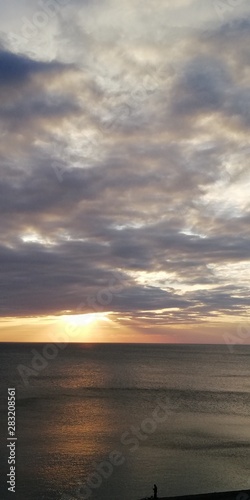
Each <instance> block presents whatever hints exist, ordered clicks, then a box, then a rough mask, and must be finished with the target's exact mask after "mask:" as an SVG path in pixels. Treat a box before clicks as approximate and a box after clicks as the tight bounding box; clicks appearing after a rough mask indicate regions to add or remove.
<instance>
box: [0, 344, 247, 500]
mask: <svg viewBox="0 0 250 500" xmlns="http://www.w3.org/2000/svg"><path fill="white" fill-rule="evenodd" d="M32 349H36V351H37V352H38V353H39V354H41V353H42V352H43V350H44V349H45V345H44V344H26V345H21V344H13V345H10V344H8V345H7V344H6V345H4V344H2V345H1V354H0V363H1V369H0V370H1V407H0V411H1V413H0V415H1V417H0V422H1V435H2V436H3V441H2V446H1V476H2V479H3V481H2V483H1V487H0V498H1V500H2V499H3V500H5V499H8V498H15V499H16V500H59V499H63V500H69V499H70V498H72V499H79V498H81V499H85V498H90V499H92V500H138V499H140V498H142V497H146V496H150V495H151V494H152V486H153V484H154V483H156V484H157V486H158V494H159V496H165V495H166V496H167V495H181V494H188V493H190V494H191V493H201V492H210V491H219V490H230V489H235V490H238V489H247V488H249V487H250V415H249V410H250V346H248V347H247V346H236V347H235V348H234V352H233V353H231V352H230V351H229V350H228V348H227V346H211V345H210V346H205V345H202V346H198V345H189V346H181V345H128V344H127V345H121V344H120V345H119V344H116V345H114V344H112V345H111V344H106V345H103V344H96V345H79V344H74V345H71V346H67V347H65V349H59V348H58V354H57V355H56V356H55V353H53V352H52V351H47V354H49V355H50V356H51V357H53V356H55V357H54V359H51V360H49V361H48V364H47V365H46V366H43V367H42V366H41V363H42V360H41V358H39V361H38V360H36V363H37V364H36V365H35V364H34V359H33V358H34V352H33V353H32ZM45 352H46V351H45ZM32 359H33V368H32ZM45 364H46V362H44V365H45ZM20 365H22V368H20ZM24 367H26V368H24ZM34 367H35V369H36V371H33V372H29V373H28V374H27V368H29V369H31V368H32V370H34ZM38 368H39V371H37V369H38ZM18 370H19V371H18ZM24 370H26V372H25V375H26V376H28V382H29V384H28V385H27V386H25V385H24V380H23V379H22V377H21V373H24ZM22 371H23V372H22ZM8 386H9V387H16V388H17V389H16V390H17V402H16V403H17V438H18V439H17V470H18V473H17V493H16V494H15V495H14V494H8V493H7V488H6V479H5V478H6V473H7V465H6V462H7V454H6V443H7V441H6V437H7V387H8ZM159 404H160V405H161V408H160V406H159ZM135 434H137V437H136V436H135ZM118 452H119V453H120V455H117V453H118ZM110 457H111V458H112V460H114V457H115V460H116V462H117V465H111V464H110V460H111V458H110ZM107 462H108V463H107ZM97 470H99V472H97ZM100 471H102V474H104V475H105V478H104V477H102V476H101V474H100ZM103 471H104V472H103ZM87 482H89V483H90V485H91V487H90V489H89V490H87V489H86V487H85V486H86V484H87ZM90 493H91V494H90ZM70 495H71V496H70ZM88 495H89V496H88Z"/></svg>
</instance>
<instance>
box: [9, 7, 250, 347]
mask: <svg viewBox="0 0 250 500" xmlns="http://www.w3.org/2000/svg"><path fill="white" fill-rule="evenodd" d="M15 7H16V9H15ZM249 42H250V10H249V6H248V4H247V2H244V1H238V2H230V1H229V0H224V1H219V0H218V1H214V2H210V1H209V0H207V1H206V0H204V1H201V2H198V1H195V0H189V1H187V0H186V1H184V0H180V1H178V2H177V1H176V2H170V1H164V2H163V1H160V0H159V1H157V2H153V1H152V0H148V1H146V2H141V1H140V0H137V1H133V2H132V1H130V0H126V1H124V2H121V3H119V5H118V4H117V2H116V3H115V2H112V1H106V0H99V1H95V2H88V1H86V2H82V1H81V2H80V1H76V0H71V1H59V0H58V1H57V2H56V0H54V1H44V2H38V3H37V4H36V3H34V2H16V1H14V2H12V4H11V8H10V6H8V5H5V4H2V27H1V50H0V121H1V123H0V134H1V151H0V162H1V163H0V165H1V179H0V208H1V210H0V227H1V232H0V262H1V285H2V294H1V303H0V314H1V316H2V317H10V316H15V317H16V316H34V315H37V316H39V315H40V316H42V315H44V316H46V315H61V314H65V312H67V313H71V314H76V313H77V312H81V313H84V312H91V311H93V310H94V311H95V312H96V311H97V312H98V311H108V312H110V314H111V315H112V317H113V318H114V321H115V322H116V323H117V324H118V325H119V324H121V325H122V324H124V322H126V321H127V322H130V324H131V325H133V326H134V328H135V329H136V328H138V330H140V331H142V330H143V329H145V331H148V329H149V330H150V332H151V334H152V335H153V333H154V331H155V332H157V331H158V330H157V329H158V328H160V329H161V332H162V331H164V329H165V331H166V332H167V331H168V328H169V326H170V325H171V326H174V325H177V326H178V325H179V326H180V325H182V326H183V325H194V327H196V326H197V325H199V324H205V323H209V324H210V325H213V324H214V325H216V328H218V324H222V325H223V324H226V323H228V322H231V323H232V322H234V323H235V324H238V322H240V321H241V320H247V318H248V303H249V277H250V266H249V259H250V234H249V221H250V206H249V184H250V178H249V151H250V146H249V132H250V104H249V102H250V101H249V96H250V48H249V47H250V43H249ZM154 329H155V330H154ZM182 331H183V330H182ZM182 335H184V334H182ZM152 338H153V337H152ZM183 338H185V335H184V336H183ZM201 338H202V332H199V335H198V334H197V341H199V339H201Z"/></svg>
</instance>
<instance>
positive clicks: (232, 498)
mask: <svg viewBox="0 0 250 500" xmlns="http://www.w3.org/2000/svg"><path fill="white" fill-rule="evenodd" d="M153 498H154V497H153V496H151V497H145V498H142V499H141V500H151V499H153ZM157 498H158V500H250V490H238V491H222V492H219V493H204V494H202V495H187V496H186V495H185V496H181V497H157Z"/></svg>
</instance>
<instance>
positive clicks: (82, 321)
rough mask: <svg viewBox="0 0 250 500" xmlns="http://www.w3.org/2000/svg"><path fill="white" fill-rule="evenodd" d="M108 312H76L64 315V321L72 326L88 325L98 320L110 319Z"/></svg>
mask: <svg viewBox="0 0 250 500" xmlns="http://www.w3.org/2000/svg"><path fill="white" fill-rule="evenodd" d="M107 315H108V313H90V314H74V315H65V316H63V317H62V318H63V321H64V323H66V324H67V325H72V326H87V325H90V324H92V323H95V322H96V321H109V319H108V317H107Z"/></svg>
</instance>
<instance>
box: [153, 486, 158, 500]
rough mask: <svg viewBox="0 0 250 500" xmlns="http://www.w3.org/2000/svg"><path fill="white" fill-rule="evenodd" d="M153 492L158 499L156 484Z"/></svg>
mask: <svg viewBox="0 0 250 500" xmlns="http://www.w3.org/2000/svg"><path fill="white" fill-rule="evenodd" d="M153 491H154V498H157V486H156V484H154V487H153Z"/></svg>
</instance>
